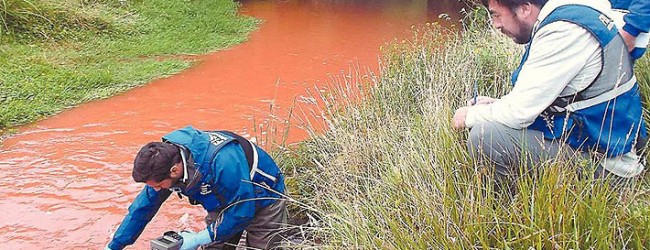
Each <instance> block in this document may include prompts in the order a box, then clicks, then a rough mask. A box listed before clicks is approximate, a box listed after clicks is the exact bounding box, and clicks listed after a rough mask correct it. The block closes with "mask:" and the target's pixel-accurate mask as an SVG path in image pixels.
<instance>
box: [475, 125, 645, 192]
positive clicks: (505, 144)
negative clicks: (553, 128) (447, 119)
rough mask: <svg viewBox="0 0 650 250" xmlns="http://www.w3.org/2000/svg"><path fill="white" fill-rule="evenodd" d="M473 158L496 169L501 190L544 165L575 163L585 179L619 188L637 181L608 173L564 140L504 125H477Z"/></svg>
mask: <svg viewBox="0 0 650 250" xmlns="http://www.w3.org/2000/svg"><path fill="white" fill-rule="evenodd" d="M467 143H468V148H469V152H470V154H471V156H472V158H473V159H476V160H477V161H478V162H479V163H485V164H484V165H488V166H491V167H493V169H490V170H492V176H493V177H494V180H495V181H496V183H495V184H496V186H497V188H499V187H504V186H510V185H511V184H512V183H513V182H514V181H515V180H516V179H517V178H519V177H520V176H521V175H522V174H527V173H533V172H534V171H539V170H541V169H539V168H540V167H541V166H542V165H543V164H541V163H543V162H547V161H552V160H561V161H564V162H573V163H575V164H574V165H575V166H576V169H575V170H576V172H577V173H578V174H579V175H580V176H583V177H586V178H588V177H590V176H591V177H593V178H594V179H607V180H608V181H609V182H610V183H612V184H614V186H615V187H622V186H628V185H631V183H632V182H633V180H634V178H623V177H619V176H616V175H614V174H612V173H610V172H609V171H607V170H605V169H604V168H603V167H602V166H601V165H600V164H598V163H597V162H595V161H594V160H593V157H592V156H591V155H590V154H589V153H587V152H579V151H576V150H574V149H573V148H571V147H570V146H569V145H567V144H566V143H564V142H562V141H561V140H545V139H544V135H543V134H542V132H540V131H536V130H528V129H512V128H509V127H507V126H505V125H503V124H501V123H497V122H490V123H481V124H477V125H476V126H474V127H473V128H472V130H471V131H470V134H469V139H468V142H467Z"/></svg>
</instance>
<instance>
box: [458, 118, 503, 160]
mask: <svg viewBox="0 0 650 250" xmlns="http://www.w3.org/2000/svg"><path fill="white" fill-rule="evenodd" d="M504 130H505V126H504V125H502V124H500V123H498V122H485V123H479V124H476V125H475V126H474V127H472V129H470V131H469V136H468V138H467V147H468V150H469V152H470V153H472V154H475V153H481V152H483V151H484V150H485V149H489V148H491V146H492V143H493V140H494V138H495V135H498V134H500V133H503V131H504Z"/></svg>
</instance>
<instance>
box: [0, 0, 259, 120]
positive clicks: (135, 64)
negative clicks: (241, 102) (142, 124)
mask: <svg viewBox="0 0 650 250" xmlns="http://www.w3.org/2000/svg"><path fill="white" fill-rule="evenodd" d="M237 10H238V3H236V2H233V1H231V0H219V1H214V0H193V1H180V0H179V1H169V0H147V1H144V0H65V1H55V0H36V1H31V0H0V16H1V17H2V19H0V25H1V26H0V27H1V28H0V41H1V43H0V44H1V45H0V104H1V105H0V131H3V130H7V129H9V128H12V127H15V126H18V125H21V124H25V123H29V122H33V121H36V120H39V119H42V118H43V117H47V116H50V115H52V114H55V113H58V112H60V111H62V110H65V109H67V108H71V107H74V106H75V105H78V104H80V103H83V102H87V101H90V100H95V99H101V98H107V97H110V96H113V95H115V94H117V93H120V92H123V91H125V90H128V89H131V88H133V87H136V86H140V85H143V84H146V83H148V82H150V81H151V80H152V79H156V78H160V77H165V76H169V75H172V74H176V73H178V72H180V71H181V70H183V69H186V68H188V67H189V66H191V64H192V61H188V60H187V59H182V58H181V57H175V55H188V54H189V55H191V54H203V53H207V52H210V51H215V50H219V49H222V48H225V47H228V46H231V45H233V44H237V43H241V42H243V41H245V40H246V39H247V37H248V34H249V33H250V32H251V31H252V30H254V29H255V28H256V27H257V24H258V21H257V20H255V19H253V18H250V17H245V16H239V15H237Z"/></svg>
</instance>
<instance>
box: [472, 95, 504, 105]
mask: <svg viewBox="0 0 650 250" xmlns="http://www.w3.org/2000/svg"><path fill="white" fill-rule="evenodd" d="M496 100H497V99H495V98H492V97H488V96H477V97H476V103H474V98H471V99H469V100H467V106H474V105H477V104H490V103H493V102H494V101H496Z"/></svg>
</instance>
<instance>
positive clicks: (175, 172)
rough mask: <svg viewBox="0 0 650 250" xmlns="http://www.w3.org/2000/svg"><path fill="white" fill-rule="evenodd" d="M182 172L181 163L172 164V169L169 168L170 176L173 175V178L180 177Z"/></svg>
mask: <svg viewBox="0 0 650 250" xmlns="http://www.w3.org/2000/svg"><path fill="white" fill-rule="evenodd" d="M181 172H182V171H181V166H180V164H176V165H174V166H172V168H171V169H169V176H171V177H173V178H178V177H180V176H181Z"/></svg>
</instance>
